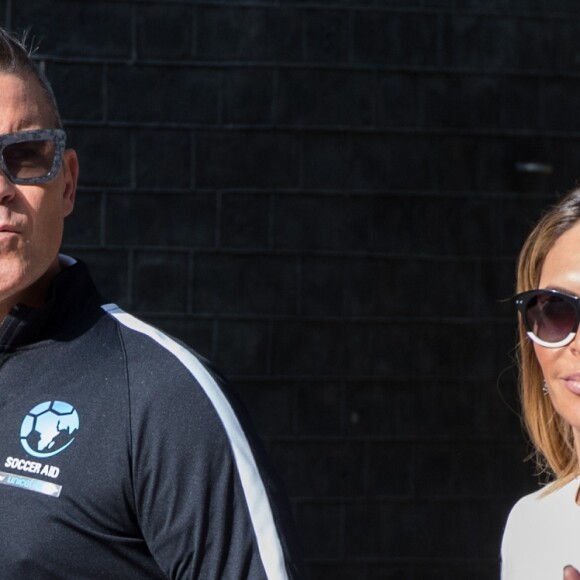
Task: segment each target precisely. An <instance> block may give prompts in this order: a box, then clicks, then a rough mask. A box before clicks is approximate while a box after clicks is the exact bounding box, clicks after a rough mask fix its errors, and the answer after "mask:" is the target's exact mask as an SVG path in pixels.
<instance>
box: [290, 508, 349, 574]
mask: <svg viewBox="0 0 580 580" xmlns="http://www.w3.org/2000/svg"><path fill="white" fill-rule="evenodd" d="M341 524H342V508H341V505H340V504H339V503H313V502H308V503H306V502H305V503H301V504H300V505H299V506H298V508H297V511H296V525H297V527H298V529H299V530H300V531H301V534H300V535H301V538H300V543H301V545H302V550H303V555H304V557H305V558H318V559H322V558H324V559H327V560H329V559H338V558H340V555H341V553H342V545H341V529H342V525H341ZM333 578H334V576H333Z"/></svg>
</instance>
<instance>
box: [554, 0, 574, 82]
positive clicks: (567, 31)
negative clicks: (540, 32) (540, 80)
mask: <svg viewBox="0 0 580 580" xmlns="http://www.w3.org/2000/svg"><path fill="white" fill-rule="evenodd" d="M565 5H566V6H565V8H564V10H566V11H568V10H569V11H571V12H572V13H576V14H577V13H578V4H577V3H574V4H573V5H572V6H570V2H565ZM554 37H555V39H556V40H555V42H556V47H555V56H554V69H555V70H560V71H575V70H578V54H580V22H578V19H577V18H562V19H558V20H555V22H554Z"/></svg>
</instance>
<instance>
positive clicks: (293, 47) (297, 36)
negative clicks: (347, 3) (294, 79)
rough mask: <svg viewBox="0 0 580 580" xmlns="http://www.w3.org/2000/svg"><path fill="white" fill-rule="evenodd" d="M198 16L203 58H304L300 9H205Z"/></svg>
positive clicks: (266, 59) (208, 7)
mask: <svg viewBox="0 0 580 580" xmlns="http://www.w3.org/2000/svg"><path fill="white" fill-rule="evenodd" d="M198 15H199V17H198V25H197V26H198V29H197V57H198V58H200V59H205V60H215V61H220V60H237V61H279V60H280V61H286V60H300V59H301V55H302V39H301V34H302V28H301V15H300V12H299V11H297V10H294V9H291V8H290V9H289V8H280V7H277V8H275V9H274V8H270V7H268V8H253V7H252V8H250V7H248V8H230V7H227V8H226V7H225V6H215V7H210V6H205V7H202V8H200V10H199V11H198Z"/></svg>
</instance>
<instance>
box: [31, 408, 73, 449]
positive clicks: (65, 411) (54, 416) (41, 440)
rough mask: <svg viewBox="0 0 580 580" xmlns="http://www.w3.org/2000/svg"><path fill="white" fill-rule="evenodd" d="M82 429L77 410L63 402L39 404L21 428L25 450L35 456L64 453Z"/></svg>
mask: <svg viewBox="0 0 580 580" xmlns="http://www.w3.org/2000/svg"><path fill="white" fill-rule="evenodd" d="M78 428H79V415H78V413H77V411H76V409H75V408H74V407H73V406H72V405H69V404H68V403H65V402H63V401H46V402H45V403H40V404H39V405H36V407H34V408H33V409H31V410H30V411H29V413H28V414H27V415H26V417H24V421H22V425H21V427H20V442H21V443H22V447H24V449H25V450H26V451H27V452H28V453H30V455H32V456H34V457H52V456H53V455H56V454H57V453H60V452H61V451H64V450H65V449H66V448H67V447H68V446H69V445H70V444H71V443H72V442H73V441H74V435H75V433H76V432H77V431H78Z"/></svg>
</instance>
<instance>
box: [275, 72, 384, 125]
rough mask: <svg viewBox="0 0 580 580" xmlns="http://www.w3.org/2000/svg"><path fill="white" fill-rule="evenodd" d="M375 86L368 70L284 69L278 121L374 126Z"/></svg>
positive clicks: (279, 88)
mask: <svg viewBox="0 0 580 580" xmlns="http://www.w3.org/2000/svg"><path fill="white" fill-rule="evenodd" d="M373 88H374V87H373V86H372V83H371V75H370V74H369V73H366V72H358V71H350V70H344V71H342V70H341V71H329V70H316V69H314V70H299V69H286V70H282V71H280V73H279V82H278V107H277V121H278V122H279V123H282V124H285V125H314V126H320V125H332V126H334V125H340V126H357V127H360V126H365V125H370V123H371V121H372V117H371V115H372V97H373ZM320 95H324V99H321V98H320Z"/></svg>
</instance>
